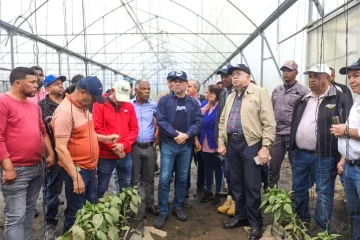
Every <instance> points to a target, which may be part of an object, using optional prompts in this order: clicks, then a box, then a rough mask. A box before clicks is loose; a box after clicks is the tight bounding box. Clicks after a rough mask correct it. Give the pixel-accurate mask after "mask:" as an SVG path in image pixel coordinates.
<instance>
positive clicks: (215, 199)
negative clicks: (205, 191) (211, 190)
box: [211, 193, 220, 205]
mask: <svg viewBox="0 0 360 240" xmlns="http://www.w3.org/2000/svg"><path fill="white" fill-rule="evenodd" d="M211 204H213V205H218V204H220V194H219V193H215V196H214V197H213V198H212V200H211Z"/></svg>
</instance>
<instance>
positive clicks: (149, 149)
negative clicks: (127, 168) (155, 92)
mask: <svg viewBox="0 0 360 240" xmlns="http://www.w3.org/2000/svg"><path fill="white" fill-rule="evenodd" d="M135 93H136V95H135V98H133V99H131V100H130V103H131V104H132V105H133V106H134V108H135V112H136V117H137V120H138V125H139V134H138V136H137V138H136V142H135V143H134V145H133V146H132V152H131V158H132V164H133V167H132V176H131V182H132V184H131V185H132V186H139V190H140V194H141V196H142V198H143V200H144V201H143V202H144V203H145V210H146V211H147V212H150V213H152V214H154V215H158V214H159V210H158V208H157V207H156V206H155V204H154V172H155V165H156V159H157V155H156V146H157V145H158V142H159V141H158V138H157V137H156V122H155V117H154V115H155V113H156V110H157V103H156V102H154V101H152V100H150V99H149V97H150V83H149V82H148V81H147V80H139V81H137V82H136V85H135ZM140 176H141V177H140ZM140 179H141V181H140ZM140 212H141V211H140Z"/></svg>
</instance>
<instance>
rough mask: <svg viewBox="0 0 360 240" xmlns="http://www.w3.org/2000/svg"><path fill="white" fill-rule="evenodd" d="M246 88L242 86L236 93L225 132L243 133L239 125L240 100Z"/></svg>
mask: <svg viewBox="0 0 360 240" xmlns="http://www.w3.org/2000/svg"><path fill="white" fill-rule="evenodd" d="M245 90H246V88H244V89H243V90H242V91H241V93H240V94H236V96H235V99H234V103H233V105H232V108H231V111H230V115H229V120H228V125H227V132H228V133H240V134H243V130H242V125H241V116H240V112H241V100H242V97H243V95H244V93H245Z"/></svg>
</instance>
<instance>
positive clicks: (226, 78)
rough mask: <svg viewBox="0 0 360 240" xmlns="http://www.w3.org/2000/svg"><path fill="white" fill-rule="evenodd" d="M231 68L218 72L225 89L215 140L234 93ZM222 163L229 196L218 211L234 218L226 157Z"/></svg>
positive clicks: (217, 116) (217, 118) (228, 66)
mask: <svg viewBox="0 0 360 240" xmlns="http://www.w3.org/2000/svg"><path fill="white" fill-rule="evenodd" d="M230 67H232V66H231V65H230V64H228V65H225V66H224V67H223V68H222V69H221V70H220V71H218V72H217V75H220V78H221V83H222V84H223V86H224V89H223V91H222V92H221V93H220V97H219V103H218V108H219V110H218V112H217V115H216V124H215V139H218V137H219V121H220V115H221V112H222V110H223V109H224V107H225V103H226V99H227V97H228V96H229V95H230V94H231V92H232V91H233V89H232V88H233V84H232V80H231V76H230V75H228V73H227V71H228V69H229V68H230ZM222 163H223V169H224V176H225V179H226V182H227V185H228V194H227V198H226V201H225V202H224V204H223V205H222V206H220V207H219V208H218V209H217V210H218V212H219V213H224V214H227V215H228V216H231V217H232V216H234V215H235V201H234V200H235V199H234V197H233V195H232V189H231V179H230V175H229V164H228V162H227V160H226V157H225V158H224V161H223V162H222Z"/></svg>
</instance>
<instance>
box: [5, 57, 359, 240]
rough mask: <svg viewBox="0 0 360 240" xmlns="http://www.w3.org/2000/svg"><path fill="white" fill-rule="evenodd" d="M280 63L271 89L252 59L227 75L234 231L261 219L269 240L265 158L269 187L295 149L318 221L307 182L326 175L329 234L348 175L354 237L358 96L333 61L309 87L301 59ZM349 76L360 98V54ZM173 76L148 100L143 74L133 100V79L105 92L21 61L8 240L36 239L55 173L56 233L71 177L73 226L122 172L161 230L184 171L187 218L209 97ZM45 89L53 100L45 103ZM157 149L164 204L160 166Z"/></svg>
mask: <svg viewBox="0 0 360 240" xmlns="http://www.w3.org/2000/svg"><path fill="white" fill-rule="evenodd" d="M280 70H281V71H282V72H283V78H284V84H282V85H280V86H279V87H277V88H275V89H274V91H273V92H272V95H271V97H270V96H269V94H268V93H267V91H266V90H265V89H263V88H261V87H259V86H257V85H256V84H255V83H254V82H253V81H251V77H250V76H251V71H250V69H249V68H248V67H247V66H246V65H244V64H237V65H234V66H232V65H227V66H225V67H224V68H223V69H221V70H220V71H219V72H218V74H219V75H220V76H221V80H222V84H223V87H224V89H223V91H222V92H221V94H220V95H219V96H220V97H219V111H218V115H217V119H216V125H215V136H214V137H215V139H217V146H216V148H217V152H218V153H219V154H220V155H222V156H223V157H224V159H225V160H224V163H225V164H224V173H225V178H226V180H227V183H228V197H227V199H226V201H225V203H224V204H223V205H222V206H220V207H219V208H218V211H219V212H222V213H227V214H228V215H230V216H234V217H233V218H232V219H231V220H230V221H227V222H225V223H224V224H223V227H224V228H225V229H231V228H236V227H240V226H247V225H250V226H251V227H252V231H251V232H250V235H249V239H260V238H261V236H262V224H263V222H262V216H261V212H260V209H259V206H260V202H261V182H262V165H267V164H269V185H270V187H273V186H275V185H276V184H278V182H279V178H280V171H281V165H282V161H283V159H284V157H285V154H286V152H288V154H289V157H290V161H291V168H292V172H293V184H292V185H293V192H294V193H293V200H294V203H295V210H296V213H297V215H298V217H299V218H300V219H301V220H303V221H305V222H310V213H309V193H308V189H309V188H311V187H312V186H313V184H314V183H315V184H316V193H317V195H318V199H317V206H316V210H315V224H316V226H317V227H318V228H319V229H320V230H325V231H329V229H330V221H331V213H332V206H333V197H334V184H335V177H336V174H337V172H338V173H339V174H342V173H343V174H344V186H345V190H346V191H345V192H346V200H347V201H346V204H347V209H348V212H349V216H350V217H351V218H352V221H353V226H354V239H360V230H359V229H360V214H359V213H357V211H356V209H357V205H358V204H359V203H360V196H359V194H358V193H359V188H360V183H359V182H358V181H357V179H359V178H357V177H360V176H358V175H359V171H358V170H357V168H358V167H359V166H360V151H359V149H360V130H359V129H360V121H359V119H360V118H359V114H360V103H359V98H357V99H356V101H355V103H354V105H353V106H351V105H352V96H351V93H350V91H349V90H348V89H347V88H346V86H344V85H340V84H338V83H336V82H334V71H335V70H333V69H330V68H329V67H327V66H326V65H325V64H316V65H315V66H313V67H311V68H310V69H309V71H306V72H304V74H305V75H309V88H310V91H308V90H307V88H306V87H304V86H302V85H301V84H300V83H299V82H297V81H296V76H297V75H298V66H297V64H296V63H295V62H294V61H286V62H285V63H284V65H283V66H282V67H281V68H280ZM340 74H343V75H348V78H349V81H350V86H351V88H352V90H353V92H354V93H358V94H359V93H360V59H359V60H358V61H356V62H355V63H354V64H353V65H351V66H348V67H345V68H342V69H340ZM167 79H168V83H169V86H171V92H170V93H169V94H167V95H164V96H162V97H161V98H160V99H159V102H158V103H156V102H154V101H152V100H150V99H149V96H150V89H151V88H150V84H149V82H148V81H146V80H139V81H137V82H136V85H135V92H136V95H135V97H134V98H132V99H130V91H131V90H130V84H129V83H128V82H126V81H121V80H120V81H117V82H116V83H115V84H114V86H113V87H112V89H110V90H109V91H107V93H106V94H103V89H102V84H101V81H100V80H99V79H98V78H97V77H93V76H87V77H84V76H77V78H75V79H73V81H74V83H75V85H74V86H72V87H71V88H69V89H67V90H64V87H63V82H64V81H65V80H66V78H65V77H63V76H60V77H59V76H56V75H49V76H47V77H46V78H45V79H44V75H43V72H42V70H41V68H39V67H34V68H33V69H29V68H24V67H18V68H15V69H14V70H13V71H12V72H11V74H10V83H11V90H10V91H9V92H7V93H6V94H2V95H0V153H1V157H0V162H1V169H2V171H1V179H2V193H3V195H4V199H5V211H4V213H5V218H6V220H5V239H10V240H12V239H30V236H31V226H32V222H33V219H34V215H35V211H36V200H37V198H38V195H39V192H40V188H41V185H42V184H43V181H42V179H43V177H44V174H45V173H46V178H45V179H46V185H45V202H46V225H47V227H46V237H47V239H53V238H54V237H55V227H56V225H57V220H56V215H57V211H58V205H59V199H58V196H59V194H60V193H61V191H62V183H63V182H64V183H65V195H66V199H67V205H66V210H65V214H64V215H65V219H64V230H63V231H64V232H65V231H67V230H68V229H70V228H71V226H72V225H73V223H74V221H75V214H76V212H77V211H78V210H79V209H80V208H81V207H82V206H83V204H84V202H85V200H88V201H90V202H96V200H97V199H98V198H100V197H102V196H103V194H104V193H105V192H106V191H107V189H108V186H109V181H110V177H111V174H112V173H113V171H114V170H115V169H116V171H117V176H118V179H119V187H120V188H123V187H129V186H136V185H138V186H140V192H141V195H142V197H143V198H144V199H145V201H144V202H145V209H146V210H147V211H149V212H150V213H152V214H155V215H158V217H157V219H156V221H155V227H156V228H162V227H164V225H165V222H166V220H167V218H168V211H169V210H168V197H169V189H170V186H169V184H170V181H171V178H172V176H173V173H174V172H175V197H174V202H173V206H172V213H173V214H174V215H175V216H176V218H177V219H179V220H180V221H186V220H187V215H186V213H185V211H184V210H183V205H184V203H186V199H187V196H188V193H187V192H188V189H189V181H190V180H189V175H190V164H191V158H192V156H196V155H197V154H196V152H195V153H194V151H193V149H194V145H196V138H197V137H198V135H199V133H200V130H201V127H202V118H203V115H202V112H201V109H200V105H201V100H202V99H200V96H199V95H198V94H197V92H198V89H199V86H197V85H196V84H197V82H196V81H193V82H192V83H190V84H189V81H188V78H187V74H186V72H184V71H172V72H170V73H169V75H168V78H167ZM40 83H41V84H40ZM41 85H43V86H41ZM192 87H194V89H195V90H194V89H191V88H192ZM189 88H190V89H189ZM196 89H197V90H196ZM346 89H347V90H346ZM192 90H194V91H193V92H192ZM187 91H188V94H186V92H187ZM44 93H47V94H44ZM34 97H35V98H37V99H38V100H41V99H42V98H43V100H41V101H40V102H39V106H37V105H36V104H34V102H38V101H36V99H35V100H34ZM350 108H351V110H350ZM89 109H90V110H91V113H90V111H89ZM157 128H158V129H157ZM20 139H22V140H23V141H22V143H21V144H19V141H21V140H20ZM29 139H31V140H30V141H29ZM158 145H159V147H160V154H161V155H160V157H161V158H160V178H159V190H158V202H159V203H158V204H159V206H158V208H157V206H155V202H154V172H155V165H156V159H157V156H156V155H157V154H156V147H157V146H158ZM195 147H196V146H195ZM42 159H44V160H42ZM270 159H271V160H270ZM201 161H202V160H201V157H200V158H198V159H197V163H198V165H199V166H200V167H199V168H200V169H198V186H197V188H198V189H199V192H200V191H201V190H202V189H203V187H204V182H203V181H204V173H203V171H204V170H203V169H201V164H202V163H201ZM202 166H203V165H202ZM45 167H47V168H49V170H48V171H45V170H44V168H45ZM96 175H97V180H96ZM95 186H97V191H96V190H95V189H96V187H95Z"/></svg>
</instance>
